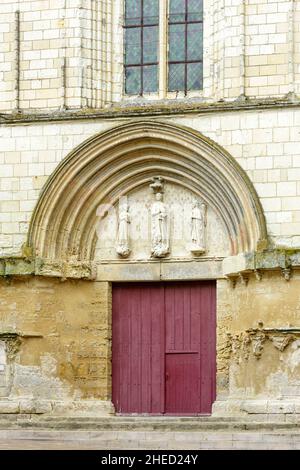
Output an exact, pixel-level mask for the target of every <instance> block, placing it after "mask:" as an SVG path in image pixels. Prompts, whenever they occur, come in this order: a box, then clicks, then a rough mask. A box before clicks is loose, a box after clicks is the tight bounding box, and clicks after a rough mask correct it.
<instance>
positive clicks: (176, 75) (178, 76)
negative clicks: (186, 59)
mask: <svg viewBox="0 0 300 470" xmlns="http://www.w3.org/2000/svg"><path fill="white" fill-rule="evenodd" d="M184 70H185V64H169V91H179V90H184Z"/></svg>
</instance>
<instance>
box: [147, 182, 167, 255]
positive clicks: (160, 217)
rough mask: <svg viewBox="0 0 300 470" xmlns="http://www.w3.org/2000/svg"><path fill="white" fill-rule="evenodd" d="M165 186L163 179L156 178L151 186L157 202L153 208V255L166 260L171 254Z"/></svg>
mask: <svg viewBox="0 0 300 470" xmlns="http://www.w3.org/2000/svg"><path fill="white" fill-rule="evenodd" d="M163 184H164V180H163V178H161V177H155V178H153V180H152V183H151V184H150V188H151V189H152V191H153V193H154V196H155V201H154V202H153V204H152V206H151V255H152V257H154V258H164V257H165V256H167V255H168V254H169V253H170V246H169V224H168V217H169V214H168V208H167V205H166V204H165V203H164V202H163Z"/></svg>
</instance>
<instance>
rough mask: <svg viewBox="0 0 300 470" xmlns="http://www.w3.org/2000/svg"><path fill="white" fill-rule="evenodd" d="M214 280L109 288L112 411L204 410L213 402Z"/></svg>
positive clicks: (198, 411)
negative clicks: (111, 291) (111, 346)
mask: <svg viewBox="0 0 300 470" xmlns="http://www.w3.org/2000/svg"><path fill="white" fill-rule="evenodd" d="M215 291H216V289H215V283H214V282H209V281H205V282H189V283H188V282H180V283H164V284H163V283H152V284H150V283H149V284H147V283H140V284H120V285H114V287H113V319H112V322H113V337H112V344H113V363H112V370H113V403H114V405H115V409H116V411H117V412H118V413H140V414H141V413H148V414H164V413H166V414H177V415H182V414H209V413H211V406H212V403H213V401H214V400H215V376H216V370H215V367H216V364H215V363H216V340H215V337H216V322H215Z"/></svg>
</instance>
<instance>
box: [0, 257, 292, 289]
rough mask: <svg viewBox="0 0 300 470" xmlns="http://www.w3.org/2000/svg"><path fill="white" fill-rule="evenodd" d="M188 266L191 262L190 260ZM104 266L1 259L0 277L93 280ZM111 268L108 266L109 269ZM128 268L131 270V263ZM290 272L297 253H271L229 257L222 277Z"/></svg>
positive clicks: (258, 275) (288, 277)
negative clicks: (268, 272)
mask: <svg viewBox="0 0 300 470" xmlns="http://www.w3.org/2000/svg"><path fill="white" fill-rule="evenodd" d="M175 261H176V260H175ZM175 261H174V262H175ZM204 261H207V260H204ZM191 262H193V260H190V263H191ZM209 262H210V263H212V262H213V260H212V259H210V260H209ZM216 262H217V263H220V262H222V259H221V258H216ZM104 264H105V263H100V264H99V263H98V264H97V263H94V262H92V261H67V260H57V259H56V260H50V259H42V258H38V257H37V258H26V257H22V256H19V257H17V256H15V257H12V256H11V257H2V258H0V277H4V278H7V279H9V278H10V277H12V276H29V275H36V276H45V277H57V278H60V279H62V280H64V279H90V280H93V279H96V278H97V274H96V270H97V266H98V269H99V267H101V266H103V265H104ZM107 264H109V263H107ZM115 264H116V263H114V262H112V265H115ZM126 264H127V263H126ZM131 264H132V265H133V266H135V263H131ZM150 264H151V263H150ZM152 264H153V263H152ZM167 264H172V260H168V263H167ZM202 264H203V263H202ZM293 269H300V249H295V250H291V249H285V250H283V249H282V250H278V249H273V250H265V251H262V252H251V253H246V254H245V253H242V254H239V255H237V256H229V257H227V258H225V259H224V260H223V277H225V278H229V279H231V280H233V281H234V280H236V281H237V280H241V282H243V283H244V284H245V285H246V284H247V277H248V276H249V275H250V274H254V275H255V276H256V278H257V279H258V280H260V279H261V277H262V276H263V273H264V272H266V271H281V273H282V276H283V278H284V279H285V280H289V279H290V277H291V274H292V270H293ZM288 273H289V274H288ZM102 280H103V279H102Z"/></svg>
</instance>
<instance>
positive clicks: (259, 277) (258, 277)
mask: <svg viewBox="0 0 300 470" xmlns="http://www.w3.org/2000/svg"><path fill="white" fill-rule="evenodd" d="M254 275H255V278H256V280H257V281H261V280H262V271H261V270H260V269H254Z"/></svg>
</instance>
